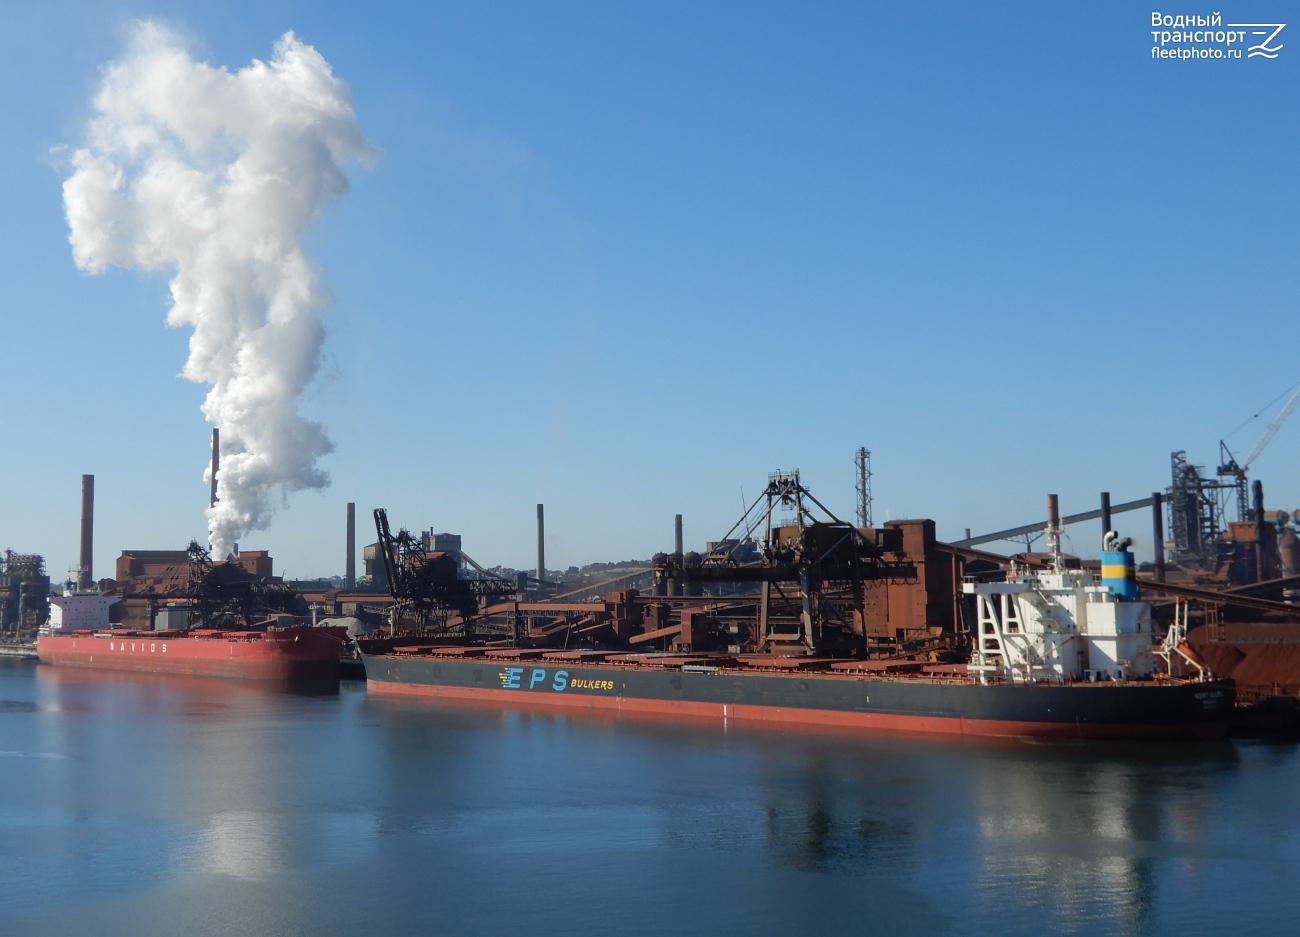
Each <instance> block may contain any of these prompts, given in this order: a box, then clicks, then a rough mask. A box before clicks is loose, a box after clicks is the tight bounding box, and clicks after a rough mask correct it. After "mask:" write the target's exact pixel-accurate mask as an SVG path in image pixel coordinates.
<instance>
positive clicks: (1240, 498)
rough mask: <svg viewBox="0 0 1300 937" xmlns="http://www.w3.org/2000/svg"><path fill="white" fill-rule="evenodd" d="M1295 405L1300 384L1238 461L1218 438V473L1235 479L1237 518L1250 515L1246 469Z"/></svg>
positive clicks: (1269, 441) (1299, 398)
mask: <svg viewBox="0 0 1300 937" xmlns="http://www.w3.org/2000/svg"><path fill="white" fill-rule="evenodd" d="M1297 406H1300V385H1296V389H1295V390H1294V391H1293V392H1292V394H1291V396H1290V397H1288V398H1287V401H1286V403H1284V404H1283V405H1282V409H1281V410H1279V411H1278V412H1277V416H1275V417H1273V422H1271V423H1269V424H1268V427H1267V428H1266V429H1265V430H1264V432H1263V433H1262V434H1260V437H1259V439H1257V440H1255V445H1253V446H1251V448H1250V452H1249V453H1247V455H1246V458H1245V459H1243V460H1242V461H1241V462H1240V463H1238V462H1237V460H1236V459H1235V458H1234V457H1233V455H1232V453H1231V452H1230V451H1229V450H1228V446H1227V444H1226V443H1224V441H1223V440H1222V439H1220V440H1219V458H1220V463H1221V464H1220V465H1219V469H1218V474H1219V475H1220V476H1231V477H1233V478H1235V479H1236V480H1237V520H1242V521H1244V520H1246V519H1247V518H1248V517H1249V516H1250V498H1249V495H1248V493H1247V490H1246V471H1247V470H1248V469H1249V468H1250V466H1251V465H1252V464H1253V463H1254V461H1255V460H1256V459H1258V458H1259V457H1260V454H1261V453H1262V452H1263V451H1264V450H1265V449H1266V448H1268V444H1269V443H1271V442H1272V441H1273V437H1274V436H1276V435H1277V432H1278V430H1280V429H1281V428H1282V426H1283V424H1284V423H1286V421H1287V420H1288V419H1290V418H1291V414H1292V413H1294V412H1295V409H1296V407H1297Z"/></svg>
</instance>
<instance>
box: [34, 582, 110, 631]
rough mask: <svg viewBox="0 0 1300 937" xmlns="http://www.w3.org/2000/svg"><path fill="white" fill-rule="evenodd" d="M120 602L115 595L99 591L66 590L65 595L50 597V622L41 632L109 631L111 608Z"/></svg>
mask: <svg viewBox="0 0 1300 937" xmlns="http://www.w3.org/2000/svg"><path fill="white" fill-rule="evenodd" d="M119 601H121V600H120V599H119V598H118V597H117V596H115V595H100V594H99V592H98V591H87V592H76V591H74V590H71V589H68V590H65V591H64V593H63V595H52V596H50V620H49V622H48V623H47V624H46V625H45V627H44V628H42V629H41V631H42V632H44V633H48V634H60V633H62V632H65V631H79V630H83V629H88V628H90V629H94V630H96V631H100V630H104V629H107V628H108V609H109V606H111V605H112V604H113V603H114V602H119Z"/></svg>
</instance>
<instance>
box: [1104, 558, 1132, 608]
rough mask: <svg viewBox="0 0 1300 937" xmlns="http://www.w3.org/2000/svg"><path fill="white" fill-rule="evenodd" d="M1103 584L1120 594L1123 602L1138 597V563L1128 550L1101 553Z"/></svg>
mask: <svg viewBox="0 0 1300 937" xmlns="http://www.w3.org/2000/svg"><path fill="white" fill-rule="evenodd" d="M1101 584H1102V585H1103V586H1109V587H1110V591H1111V592H1113V593H1114V594H1115V595H1117V596H1119V600H1120V601H1121V602H1135V601H1137V597H1138V585H1137V563H1136V562H1135V561H1134V559H1133V554H1132V553H1130V552H1129V551H1128V550H1114V551H1111V550H1105V551H1103V552H1102V554H1101Z"/></svg>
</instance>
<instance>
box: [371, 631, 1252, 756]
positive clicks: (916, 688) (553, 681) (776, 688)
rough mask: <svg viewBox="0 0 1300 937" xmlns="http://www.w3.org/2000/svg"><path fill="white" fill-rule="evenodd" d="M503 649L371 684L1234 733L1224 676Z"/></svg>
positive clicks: (394, 672)
mask: <svg viewBox="0 0 1300 937" xmlns="http://www.w3.org/2000/svg"><path fill="white" fill-rule="evenodd" d="M363 650H364V648H363ZM403 652H404V653H403ZM498 653H500V654H502V656H501V657H496V655H494V654H493V652H491V651H488V652H486V653H485V652H484V651H483V650H482V649H478V648H422V649H418V650H417V649H414V648H412V649H405V648H404V649H401V650H400V651H397V652H395V653H380V654H375V655H366V656H365V665H366V677H367V683H366V687H367V690H368V691H369V692H372V693H389V694H402V695H417V696H426V697H441V698H447V699H462V700H483V701H491V702H495V703H501V704H506V705H511V704H513V705H517V706H538V705H540V706H548V707H568V708H572V709H585V710H596V711H613V712H628V713H658V714H663V715H669V716H697V717H698V716H704V717H712V718H717V719H737V720H752V721H756V722H767V723H787V724H795V725H818V726H837V727H843V728H855V729H863V730H870V731H894V732H898V731H902V732H931V733H940V734H945V735H966V736H1018V737H1026V736H1028V737H1039V738H1145V739H1208V738H1220V737H1222V736H1223V735H1224V734H1225V733H1226V732H1227V728H1228V721H1229V717H1230V715H1231V713H1232V708H1233V699H1234V693H1233V688H1232V685H1231V684H1230V683H1221V682H1207V683H1193V682H1182V681H1173V682H1171V681H1167V680H1166V681H1159V682H1157V681H1134V682H1127V683H1119V682H1107V683H1082V682H1079V683H1066V684H1061V683H1055V684H1049V683H1042V684H1005V683H991V684H987V685H985V684H980V683H977V682H976V681H975V680H973V679H971V678H970V677H969V676H967V675H965V674H963V673H961V672H959V669H958V668H956V667H952V666H940V667H938V668H935V671H936V672H933V673H931V674H926V673H924V672H918V673H916V674H915V675H909V676H904V675H886V674H884V673H866V672H853V671H852V670H849V669H841V670H838V671H832V670H831V669H830V667H831V666H843V665H832V664H831V662H830V661H823V662H812V661H809V662H806V663H807V664H811V665H812V666H813V667H816V666H817V664H818V663H820V665H821V669H804V670H800V671H799V672H787V673H776V672H772V671H770V670H768V671H766V672H762V671H758V672H756V671H755V670H754V669H751V668H749V667H746V666H744V665H738V664H739V662H735V661H732V662H729V663H730V666H728V663H727V662H723V661H717V660H711V659H709V658H698V657H697V658H689V659H681V658H678V659H676V660H673V659H665V658H662V657H661V658H658V659H655V658H639V659H638V658H637V657H634V656H632V655H625V654H608V655H605V654H600V655H590V657H597V660H595V661H593V660H590V659H587V660H583V659H582V657H581V656H580V655H582V652H578V653H577V654H573V653H570V654H563V653H556V654H554V655H540V654H538V655H537V656H536V657H534V656H533V655H534V653H535V652H533V653H530V652H524V653H525V654H526V655H527V656H526V657H523V659H520V658H519V657H515V658H514V659H511V658H507V657H505V656H504V655H505V654H506V653H508V652H498ZM515 654H518V652H515ZM521 656H522V655H521ZM583 656H586V655H583ZM601 658H603V659H601ZM849 666H852V665H849ZM868 666H869V665H868ZM917 667H918V669H919V667H920V665H917ZM961 669H963V670H964V668H961Z"/></svg>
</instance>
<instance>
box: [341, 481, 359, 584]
mask: <svg viewBox="0 0 1300 937" xmlns="http://www.w3.org/2000/svg"><path fill="white" fill-rule="evenodd" d="M347 542H348V560H347V564H346V565H345V566H344V570H345V571H344V573H343V584H344V586H346V587H347V588H348V589H355V588H356V586H357V506H356V505H355V504H354V503H353V502H351V501H349V502H348V536H347Z"/></svg>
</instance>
